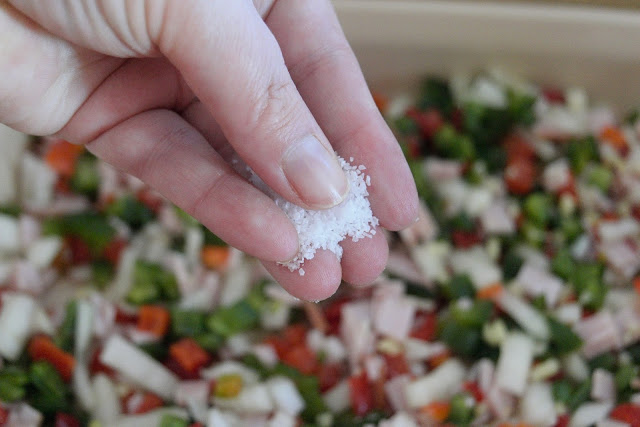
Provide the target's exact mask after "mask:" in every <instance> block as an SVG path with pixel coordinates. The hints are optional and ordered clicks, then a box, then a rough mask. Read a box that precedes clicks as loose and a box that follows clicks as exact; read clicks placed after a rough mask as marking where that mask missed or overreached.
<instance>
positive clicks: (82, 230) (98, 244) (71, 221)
mask: <svg viewBox="0 0 640 427" xmlns="http://www.w3.org/2000/svg"><path fill="white" fill-rule="evenodd" d="M42 232H43V234H45V235H51V234H56V235H61V236H66V235H70V236H75V237H78V238H79V239H80V240H82V241H83V242H85V243H86V244H87V246H89V249H91V251H92V252H93V254H94V255H100V254H101V253H102V251H103V250H104V248H105V247H106V246H107V245H108V244H109V243H110V242H111V241H112V240H113V237H114V236H115V234H116V230H115V229H114V228H113V227H112V226H111V224H109V222H108V220H107V218H105V217H104V216H103V215H100V214H98V213H95V212H83V213H78V214H71V215H67V216H62V217H58V218H47V219H45V220H44V221H43V222H42Z"/></svg>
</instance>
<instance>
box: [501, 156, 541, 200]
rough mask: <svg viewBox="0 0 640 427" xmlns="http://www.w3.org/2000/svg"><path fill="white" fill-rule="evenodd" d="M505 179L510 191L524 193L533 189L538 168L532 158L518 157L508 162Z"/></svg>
mask: <svg viewBox="0 0 640 427" xmlns="http://www.w3.org/2000/svg"><path fill="white" fill-rule="evenodd" d="M504 180H505V183H506V185H507V189H508V190H509V192H510V193H513V194H518V195H524V194H527V193H529V192H531V190H532V189H533V186H534V184H535V180H536V168H535V165H534V163H533V162H532V161H531V160H528V159H525V158H524V157H518V158H516V159H513V160H511V161H510V162H509V163H507V167H506V169H505V171H504Z"/></svg>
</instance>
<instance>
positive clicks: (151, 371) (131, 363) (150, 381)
mask: <svg viewBox="0 0 640 427" xmlns="http://www.w3.org/2000/svg"><path fill="white" fill-rule="evenodd" d="M100 362H102V363H104V364H105V365H107V366H109V367H111V368H113V369H115V370H117V371H118V372H120V373H122V374H123V375H125V376H126V377H128V378H129V379H131V380H133V381H134V382H136V383H137V384H138V385H140V386H142V387H144V388H145V389H147V390H149V391H152V392H153V393H156V394H157V395H158V396H161V397H163V398H164V399H167V400H169V399H171V398H173V395H174V393H175V388H176V386H177V385H178V378H177V377H176V376H175V375H174V374H173V373H172V372H171V371H169V370H168V369H167V368H165V367H164V366H163V365H161V364H160V363H159V362H157V361H156V360H154V359H153V358H152V357H151V356H149V355H148V354H146V353H145V352H143V351H142V350H140V349H138V348H137V347H136V346H134V345H132V344H131V343H129V342H128V341H126V340H125V339H124V338H122V337H121V336H119V335H112V336H111V337H110V338H109V339H108V340H107V342H106V344H105V345H104V349H103V350H102V353H100Z"/></svg>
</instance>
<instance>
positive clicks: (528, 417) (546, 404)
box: [520, 382, 556, 427]
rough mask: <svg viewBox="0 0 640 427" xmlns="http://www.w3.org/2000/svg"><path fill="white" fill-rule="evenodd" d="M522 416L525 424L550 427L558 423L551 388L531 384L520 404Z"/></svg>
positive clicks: (544, 384)
mask: <svg viewBox="0 0 640 427" xmlns="http://www.w3.org/2000/svg"><path fill="white" fill-rule="evenodd" d="M520 414H521V416H522V421H524V422H525V423H528V424H531V425H534V426H540V427H548V426H549V427H550V426H553V425H554V424H555V423H556V411H555V403H554V401H553V395H552V393H551V386H550V385H549V384H546V383H540V382H534V383H532V384H530V385H529V386H528V387H527V389H526V391H525V392H524V395H523V396H522V401H521V402H520Z"/></svg>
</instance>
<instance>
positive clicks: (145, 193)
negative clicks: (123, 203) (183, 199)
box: [136, 187, 163, 212]
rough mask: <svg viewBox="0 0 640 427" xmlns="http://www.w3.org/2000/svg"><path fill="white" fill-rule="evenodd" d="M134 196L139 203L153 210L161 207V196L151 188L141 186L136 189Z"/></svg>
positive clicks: (155, 210) (156, 210)
mask: <svg viewBox="0 0 640 427" xmlns="http://www.w3.org/2000/svg"><path fill="white" fill-rule="evenodd" d="M136 197H137V198H138V201H140V203H142V204H143V205H145V206H146V207H148V208H149V209H151V210H152V211H153V212H158V211H159V210H160V208H161V207H162V202H163V201H162V196H160V194H159V193H158V192H156V191H154V190H152V189H151V188H148V187H145V188H143V189H142V190H140V191H138V193H137V194H136Z"/></svg>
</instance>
